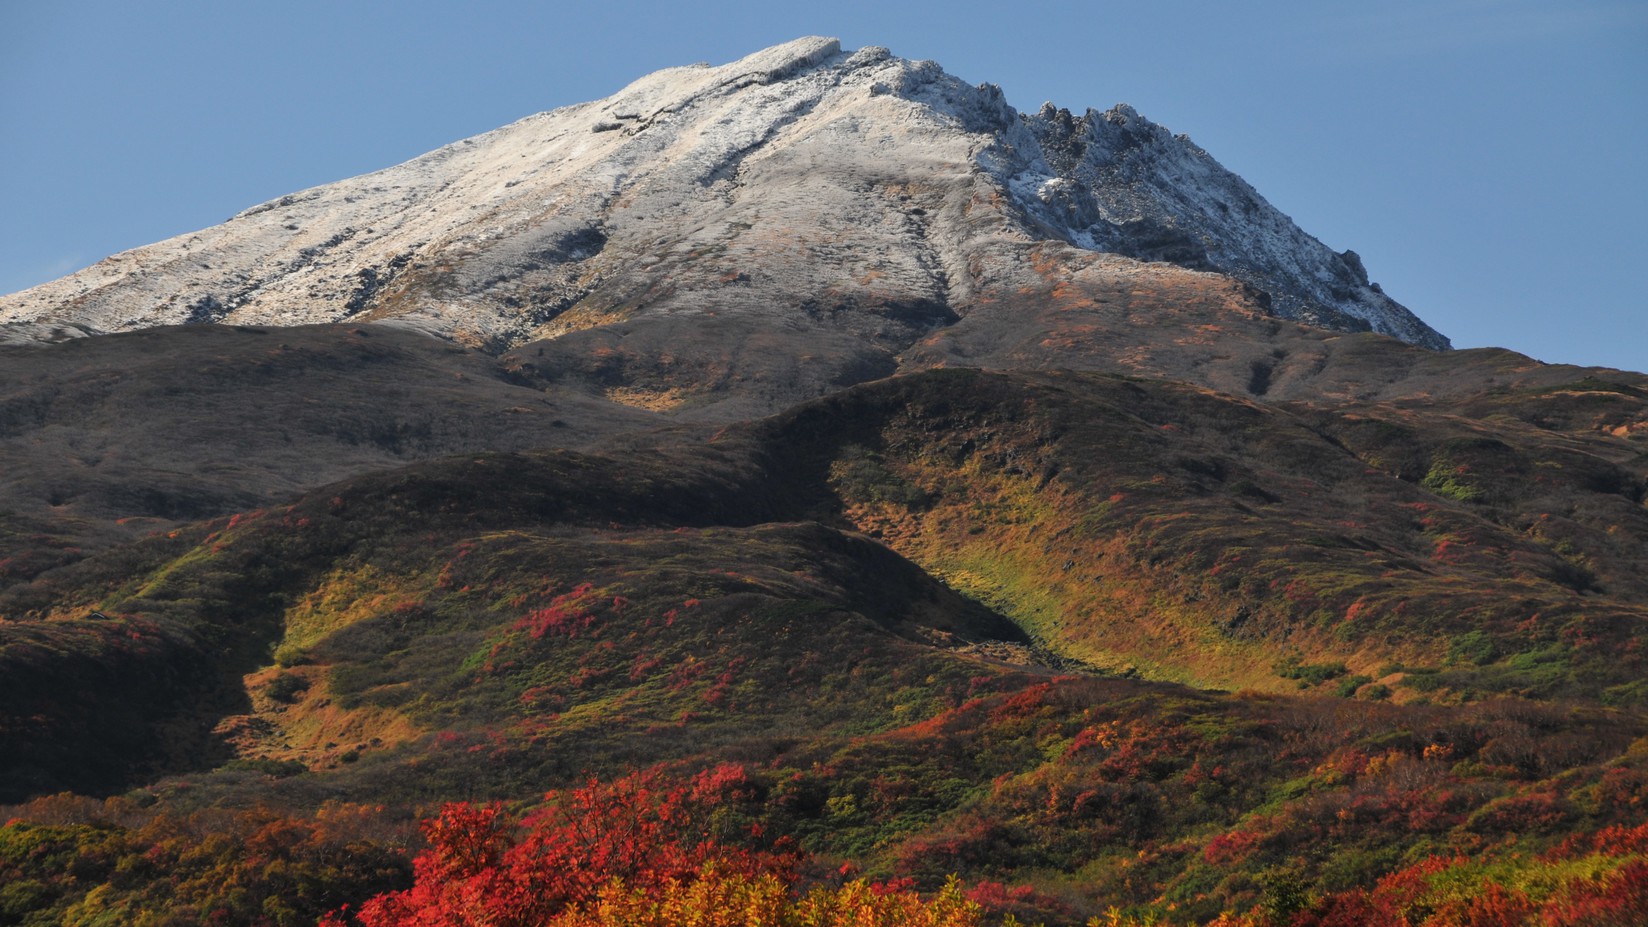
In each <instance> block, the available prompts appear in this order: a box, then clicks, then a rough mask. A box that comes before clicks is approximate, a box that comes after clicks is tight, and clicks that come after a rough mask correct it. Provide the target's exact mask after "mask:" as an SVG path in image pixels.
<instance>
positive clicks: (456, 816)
mask: <svg viewBox="0 0 1648 927" xmlns="http://www.w3.org/2000/svg"><path fill="white" fill-rule="evenodd" d="M754 792H755V787H754V785H753V783H752V782H751V780H750V779H749V777H748V775H747V774H746V773H745V771H744V769H743V767H741V766H737V765H733V764H725V765H722V766H718V767H716V768H714V769H712V770H709V771H707V772H705V773H702V774H700V775H699V776H697V777H695V778H694V779H692V780H691V781H690V782H687V783H685V784H668V783H665V782H664V781H663V780H662V779H661V778H660V777H659V776H657V775H656V774H650V773H636V774H633V775H630V776H626V777H624V778H622V779H619V780H616V781H614V782H611V783H605V784H603V783H600V782H596V781H591V782H590V783H589V784H588V785H586V786H584V787H583V788H579V789H574V790H571V791H569V792H566V793H564V794H557V793H550V795H548V796H546V798H547V800H548V805H547V806H546V808H545V809H544V810H542V811H538V812H536V813H534V814H532V815H530V816H528V817H527V818H526V819H525V820H524V821H522V822H521V823H520V826H519V827H517V826H516V825H515V824H514V822H513V821H511V820H510V819H508V818H507V817H506V816H504V815H503V814H502V812H501V811H500V810H499V809H498V808H496V807H493V806H475V805H470V804H467V803H460V804H452V805H447V806H446V808H445V810H443V811H442V812H441V815H440V816H439V817H437V818H435V819H434V820H432V821H429V822H427V823H426V824H425V826H424V835H425V837H426V838H427V839H428V841H429V849H427V850H425V851H424V852H423V853H421V854H419V855H418V857H417V859H416V860H414V861H413V870H414V873H415V876H416V883H415V884H414V885H413V887H412V888H410V889H408V890H406V891H403V892H393V893H390V894H386V895H380V896H378V897H377V898H374V899H372V900H371V901H369V902H367V903H366V904H365V905H363V906H362V907H361V909H360V911H359V912H357V913H356V915H355V916H356V919H357V921H358V922H359V923H360V924H362V925H364V927H414V925H415V927H479V925H486V927H531V925H535V924H539V923H542V922H543V921H544V920H546V919H547V918H549V917H551V916H553V915H554V914H556V913H558V912H560V911H563V910H565V909H567V908H568V907H569V906H571V905H576V904H581V903H584V902H588V901H591V900H592V899H593V898H594V897H595V895H596V893H597V892H598V891H599V890H600V888H601V887H602V886H604V885H606V884H607V883H609V882H610V881H611V880H613V879H622V880H623V881H624V884H625V885H626V886H628V887H630V888H632V889H640V890H650V889H656V888H660V887H662V886H664V885H666V884H669V883H676V884H680V883H685V882H688V881H691V880H692V879H693V878H695V877H696V876H697V874H698V873H700V872H701V871H702V870H703V869H704V866H705V865H706V864H707V863H714V864H715V865H716V868H717V871H720V872H733V873H742V874H745V875H748V876H750V877H752V878H753V877H754V876H756V875H758V874H760V873H763V872H776V873H781V874H783V875H785V876H788V874H789V873H790V872H791V871H792V869H793V867H794V863H795V857H794V854H793V853H792V852H790V851H789V850H788V847H787V845H786V844H785V843H784V842H782V841H780V842H779V843H777V844H774V845H773V846H770V847H768V848H766V849H763V850H753V849H748V848H736V847H732V846H729V845H727V844H724V843H722V842H721V841H720V840H719V839H717V836H716V834H715V833H714V832H713V827H712V824H711V821H712V818H714V817H715V815H714V812H715V810H716V809H718V808H722V807H725V806H726V805H727V803H729V802H732V801H738V800H743V799H746V798H751V797H753V796H754ZM334 923H335V922H334Z"/></svg>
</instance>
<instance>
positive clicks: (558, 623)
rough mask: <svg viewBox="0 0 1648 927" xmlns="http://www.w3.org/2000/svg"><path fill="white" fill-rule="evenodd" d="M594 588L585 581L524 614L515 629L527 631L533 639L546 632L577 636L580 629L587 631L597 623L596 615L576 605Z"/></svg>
mask: <svg viewBox="0 0 1648 927" xmlns="http://www.w3.org/2000/svg"><path fill="white" fill-rule="evenodd" d="M594 588H595V587H594V585H593V584H591V583H583V584H581V585H579V586H578V587H577V588H575V589H573V590H572V591H571V592H564V593H562V594H560V595H558V596H556V597H555V598H554V599H552V600H550V603H549V604H548V605H547V606H545V607H543V608H540V609H537V610H535V611H530V612H527V613H526V614H525V615H524V616H522V617H521V619H520V620H519V621H517V622H515V630H517V631H526V632H527V633H528V634H531V635H532V638H533V640H537V639H539V638H541V637H543V636H544V635H545V634H554V635H558V636H561V637H569V638H571V637H577V636H578V632H579V631H587V630H589V629H590V628H591V627H592V626H593V625H594V624H595V616H594V615H592V614H590V613H588V612H585V611H583V610H581V609H579V608H577V607H576V606H577V605H578V603H579V600H580V599H583V598H584V597H586V596H588V595H589V593H590V591H591V590H592V589H594Z"/></svg>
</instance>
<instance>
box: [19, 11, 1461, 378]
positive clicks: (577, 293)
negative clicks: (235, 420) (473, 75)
mask: <svg viewBox="0 0 1648 927" xmlns="http://www.w3.org/2000/svg"><path fill="white" fill-rule="evenodd" d="M1047 239H1054V240H1058V241H1063V242H1065V243H1068V244H1070V245H1073V246H1075V247H1077V248H1082V249H1087V250H1089V251H1107V252H1113V253H1116V254H1121V255H1124V256H1127V257H1130V258H1135V259H1137V260H1142V261H1168V262H1171V263H1175V264H1178V265H1180V266H1182V267H1184V268H1187V269H1189V270H1192V271H1205V272H1213V273H1219V274H1224V275H1228V276H1231V277H1234V278H1235V279H1237V280H1240V281H1242V282H1243V283H1244V284H1247V285H1248V286H1249V287H1250V288H1252V290H1253V291H1254V300H1255V302H1256V303H1257V304H1258V305H1260V306H1264V305H1265V304H1266V303H1267V302H1268V307H1269V309H1270V311H1273V312H1274V313H1275V314H1276V315H1280V316H1283V317H1286V318H1293V319H1299V320H1302V321H1306V322H1309V323H1312V324H1317V325H1322V326H1326V327H1330V328H1338V329H1342V330H1358V329H1367V328H1372V329H1373V330H1376V331H1381V332H1385V333H1388V334H1392V335H1395V336H1396V337H1399V338H1402V339H1403V340H1406V341H1410V342H1414V343H1418V344H1423V345H1426V346H1429V347H1436V348H1441V347H1446V345H1447V341H1446V339H1444V338H1443V337H1442V336H1441V335H1439V334H1437V333H1436V332H1434V331H1433V330H1431V329H1430V328H1429V327H1428V326H1426V325H1425V324H1424V323H1423V322H1421V321H1419V320H1418V319H1417V318H1415V317H1414V316H1413V315H1412V314H1411V313H1409V312H1408V311H1407V310H1406V309H1403V308H1402V307H1401V306H1399V305H1397V304H1396V303H1395V302H1393V301H1391V300H1389V299H1388V298H1386V297H1385V296H1384V295H1383V294H1382V293H1381V292H1379V291H1378V289H1377V287H1374V286H1372V285H1370V284H1368V282H1367V279H1366V275H1365V273H1364V272H1363V271H1362V270H1361V265H1360V262H1359V261H1358V260H1357V259H1356V258H1355V256H1354V255H1353V254H1351V253H1349V252H1347V253H1346V254H1344V255H1337V254H1334V253H1333V252H1332V251H1331V250H1329V249H1328V248H1326V247H1325V246H1323V245H1322V244H1321V243H1320V242H1317V241H1316V240H1315V239H1313V238H1311V237H1309V236H1308V235H1306V234H1305V233H1303V232H1301V231H1300V230H1299V229H1298V228H1297V227H1295V226H1294V225H1293V224H1292V222H1290V221H1289V220H1288V219H1287V218H1286V217H1285V216H1282V215H1281V214H1280V213H1279V212H1277V211H1276V210H1275V209H1273V208H1272V207H1270V206H1269V205H1268V204H1267V203H1265V202H1264V200H1263V199H1262V198H1260V197H1259V195H1258V194H1257V193H1255V192H1254V191H1253V190H1252V188H1251V187H1249V186H1248V185H1247V184H1245V183H1244V182H1242V181H1241V179H1240V178H1238V177H1236V176H1235V175H1233V174H1230V173H1229V172H1228V171H1225V170H1224V169H1223V168H1222V167H1220V166H1219V165H1218V164H1217V163H1216V162H1214V161H1213V160H1212V159H1211V158H1210V157H1208V156H1207V155H1206V153H1205V152H1202V151H1201V150H1200V149H1199V148H1196V147H1195V146H1194V145H1192V144H1191V143H1190V142H1189V141H1188V140H1186V139H1184V138H1183V137H1174V136H1171V135H1170V134H1168V133H1167V132H1166V131H1165V130H1163V129H1161V128H1160V127H1158V126H1155V125H1154V124H1151V123H1149V122H1148V121H1146V120H1144V119H1143V118H1142V117H1139V116H1138V115H1137V114H1136V113H1133V112H1132V110H1130V109H1128V108H1126V107H1117V108H1116V109H1113V110H1111V111H1109V112H1107V113H1102V114H1099V113H1094V112H1092V111H1089V112H1088V113H1087V114H1086V115H1084V116H1082V117H1080V118H1075V117H1071V116H1070V115H1069V114H1068V113H1067V112H1064V111H1062V110H1053V109H1051V108H1045V109H1043V110H1042V112H1040V113H1037V114H1034V115H1028V116H1025V115H1021V114H1019V113H1018V112H1016V111H1015V110H1014V109H1012V108H1011V107H1010V106H1008V105H1007V104H1006V102H1005V101H1004V100H1003V98H1002V95H1001V92H1000V90H999V89H998V88H996V87H994V86H991V85H983V86H981V87H972V86H969V85H967V84H964V83H962V82H961V81H959V80H957V79H955V78H953V77H951V76H950V75H948V74H946V73H945V72H944V71H943V70H942V69H941V68H940V67H939V66H938V65H936V64H934V63H933V62H927V61H921V62H912V61H907V60H903V59H899V58H896V57H893V56H892V55H891V54H889V53H888V52H887V50H886V49H881V48H873V47H872V48H864V49H860V50H858V51H856V52H852V53H847V52H844V51H842V49H841V47H840V44H839V43H838V42H837V41H835V40H833V39H824V38H805V39H800V40H797V41H794V42H790V43H787V44H784V45H779V46H775V47H773V48H769V49H767V50H765V51H761V52H758V53H756V54H754V55H751V56H749V57H747V58H744V59H742V60H740V61H736V62H733V63H731V64H728V65H724V66H721V67H708V66H702V65H700V66H692V67H682V68H671V69H667V70H664V71H659V72H657V73H655V74H652V75H649V76H647V77H644V78H642V79H640V80H638V81H636V82H635V83H633V84H631V85H630V86H628V87H626V88H625V89H623V90H622V91H620V92H619V93H617V94H615V95H613V96H612V97H609V98H607V99H605V100H599V101H596V102H592V103H585V104H581V105H577V106H570V107H566V108H563V109H559V110H555V111H553V112H548V113H542V114H538V115H535V116H530V117H528V118H526V119H523V120H521V121H519V122H516V123H514V124H512V125H508V126H505V127H503V128H500V129H497V130H495V131H492V132H488V133H486V134H484V135H480V136H476V137H474V138H470V139H465V140H463V141H460V142H456V143H454V144H452V145H448V146H446V147H444V148H441V149H438V150H436V151H433V152H430V153H429V154H427V155H424V156H422V157H420V158H416V159H414V160H412V161H409V162H407V163H405V164H401V165H398V166H396V167H392V168H388V169H386V170H382V171H378V172H376V173H372V174H367V175H364V176H361V177H356V178H352V179H349V180H345V181H341V182H338V183H333V184H328V185H325V186H321V187H316V188H314V189H310V190H305V191H302V192H299V193H294V194H292V195H290V196H285V197H281V198H280V199H277V200H274V201H272V202H269V203H264V204H262V205H260V206H255V207H253V208H251V209H248V210H246V211H244V212H242V213H240V214H239V215H237V216H235V217H234V218H232V219H230V220H229V221H228V222H225V223H224V224H222V225H218V226H214V227H212V228H209V229H204V230H202V231H199V232H196V233H193V234H190V235H183V236H179V237H177V238H173V239H170V240H168V241H163V242H160V243H157V244H154V245H150V246H147V247H143V248H138V249H135V250H133V251H128V252H125V253H123V254H119V255H115V256H113V257H110V258H108V259H106V260H104V261H101V262H99V263H98V264H96V265H94V266H92V267H90V268H87V269H85V270H83V271H80V272H79V273H76V274H72V275H70V276H68V277H64V278H62V279H60V280H56V281H53V282H50V283H47V284H44V285H42V286H38V287H35V288H33V289H30V290H26V291H23V292H21V293H17V294H13V295H11V296H7V297H0V322H9V323H19V322H29V323H36V324H34V325H32V326H29V327H22V326H19V327H17V328H15V329H13V331H12V334H11V336H10V337H12V338H14V339H16V338H30V337H45V336H46V334H45V333H58V335H59V336H60V335H61V334H62V333H69V334H72V333H74V331H76V330H79V329H87V328H89V329H92V330H96V331H117V330H124V329H132V328H141V327H146V326H153V325H162V324H173V323H180V322H229V323H241V324H276V325H286V324H301V323H309V322H326V321H340V320H346V319H348V320H362V321H366V320H394V321H396V322H397V323H398V324H402V325H407V326H412V327H415V328H419V329H422V330H426V331H429V332H431V333H434V334H439V335H443V336H447V337H453V338H456V339H458V340H461V341H465V342H467V343H472V344H476V345H479V346H482V347H486V348H488V349H490V350H501V349H504V348H507V347H509V346H512V345H519V344H523V343H525V342H529V341H533V340H538V339H544V338H553V337H557V336H561V335H564V334H567V333H570V332H575V331H580V330H584V329H590V328H595V327H598V326H602V325H607V324H610V323H613V322H616V321H620V320H642V319H660V318H670V319H675V320H677V321H684V320H685V319H688V318H716V319H721V320H726V319H729V318H740V319H757V320H761V321H762V323H763V324H767V325H771V326H778V327H781V328H784V329H786V330H793V331H795V332H797V333H803V334H804V333H807V332H820V333H826V334H828V335H829V336H830V337H845V338H850V339H856V340H858V341H860V342H862V343H863V344H865V345H867V346H873V347H874V348H875V349H876V350H879V351H889V352H896V351H899V350H902V349H903V348H904V347H907V346H908V345H910V344H911V343H913V342H914V341H915V340H916V339H918V338H920V337H921V336H922V335H923V334H925V333H926V332H929V331H931V330H933V329H935V328H939V327H943V326H946V325H949V324H951V323H953V322H954V321H956V320H957V319H959V318H961V317H964V316H966V315H967V314H968V312H969V311H971V310H972V309H973V308H975V307H976V306H977V305H979V304H981V303H983V302H992V301H998V300H1000V299H1001V298H1003V297H1004V296H1007V295H1010V294H1012V293H1014V292H1018V291H1020V290H1022V289H1023V285H1024V283H1025V281H1026V280H1029V279H1031V278H1032V277H1036V275H1037V274H1038V273H1039V271H1036V270H1033V269H1032V268H1030V267H1028V266H1026V261H1027V258H1025V257H1024V255H1026V254H1028V253H1030V252H1031V251H1032V250H1033V245H1034V243H1035V242H1037V241H1039V240H1047ZM1093 257H1095V258H1097V257H1098V255H1093ZM1106 261H1107V262H1108V263H1104V264H1103V266H1105V267H1123V268H1125V267H1126V266H1129V262H1119V263H1118V262H1115V261H1114V259H1106ZM1118 272H1126V271H1125V269H1124V270H1122V271H1118ZM1261 291H1262V292H1261Z"/></svg>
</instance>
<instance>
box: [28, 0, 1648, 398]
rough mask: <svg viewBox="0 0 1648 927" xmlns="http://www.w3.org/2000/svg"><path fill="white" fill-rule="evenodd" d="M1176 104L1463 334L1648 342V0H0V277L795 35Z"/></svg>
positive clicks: (1055, 96) (182, 228) (61, 265)
mask: <svg viewBox="0 0 1648 927" xmlns="http://www.w3.org/2000/svg"><path fill="white" fill-rule="evenodd" d="M808 34H819V35H833V36H838V37H840V38H841V40H842V42H843V43H844V44H845V45H846V46H847V47H849V48H853V47H858V46H862V45H886V46H888V47H890V48H891V49H892V50H893V52H894V53H895V54H897V55H901V56H903V57H907V58H932V59H935V60H937V61H938V62H939V63H941V64H942V65H944V67H945V68H946V69H947V70H949V71H950V72H951V73H953V74H956V75H958V76H960V77H962V78H964V79H966V80H969V81H973V82H980V81H989V82H992V83H996V84H1000V85H1001V87H1002V88H1003V90H1004V91H1005V92H1006V94H1007V99H1008V100H1009V102H1011V103H1013V104H1014V105H1016V106H1018V107H1019V108H1020V109H1034V108H1036V107H1038V106H1040V104H1041V103H1042V101H1044V100H1052V101H1054V102H1056V103H1058V104H1059V105H1061V106H1067V107H1069V108H1071V109H1074V110H1078V111H1079V110H1080V109H1082V108H1084V107H1088V106H1092V107H1096V108H1100V109H1102V108H1106V107H1108V106H1110V105H1111V104H1113V103H1117V102H1124V101H1125V102H1128V103H1131V104H1133V105H1134V106H1136V107H1137V108H1138V109H1139V110H1140V112H1142V113H1144V114H1145V115H1146V116H1148V117H1150V118H1151V119H1153V120H1155V121H1157V122H1159V123H1162V124H1164V125H1166V126H1168V127H1169V128H1171V129H1173V130H1174V131H1175V132H1184V133H1187V134H1189V135H1190V136H1191V138H1193V139H1194V140H1195V141H1196V142H1197V143H1198V144H1200V145H1201V146H1202V147H1204V148H1206V149H1207V150H1208V151H1209V152H1210V153H1211V154H1212V155H1213V156H1214V157H1215V158H1218V159H1219V160H1220V161H1221V162H1222V163H1224V164H1225V166H1227V167H1229V168H1231V169H1232V170H1234V171H1236V172H1237V173H1239V174H1241V175H1242V176H1244V177H1245V178H1247V180H1248V181H1249V182H1251V183H1252V184H1253V185H1254V186H1255V187H1256V188H1258V190H1259V191H1260V193H1262V194H1263V195H1265V196H1266V197H1267V198H1268V199H1270V201H1271V202H1272V203H1274V204H1275V205H1276V206H1277V207H1278V208H1280V209H1281V210H1282V211H1283V212H1285V213H1287V214H1289V215H1290V216H1292V217H1293V218H1294V219H1295V220H1296V221H1297V222H1298V223H1299V224H1300V226H1302V227H1303V228H1304V229H1305V230H1306V231H1308V232H1310V233H1312V234H1314V235H1315V236H1317V237H1318V238H1320V239H1322V240H1323V241H1324V242H1326V243H1327V244H1328V245H1330V246H1331V247H1333V248H1335V249H1340V250H1342V249H1345V248H1351V249H1354V250H1356V251H1358V252H1359V253H1360V254H1361V255H1362V256H1363V259H1364V260H1365V262H1366V264H1367V266H1368V269H1369V272H1370V274H1371V276H1372V278H1373V279H1374V280H1377V281H1379V282H1380V283H1381V284H1382V285H1383V286H1384V288H1385V290H1386V291H1387V292H1388V293H1390V294H1391V295H1392V296H1394V297H1395V298H1396V299H1398V300H1400V301H1401V302H1403V303H1405V304H1406V305H1407V306H1408V307H1409V308H1411V309H1413V310H1414V311H1415V312H1416V313H1418V314H1419V315H1420V316H1421V317H1422V318H1424V319H1425V320H1426V321H1428V322H1430V323H1431V324H1432V325H1433V326H1435V327H1436V328H1437V329H1439V330H1441V331H1442V332H1443V333H1444V334H1447V335H1449V336H1450V337H1452V338H1453V339H1454V343H1455V344H1456V345H1458V346H1461V347H1471V346H1479V345H1489V344H1493V345H1503V346H1506V347H1511V348H1514V349H1516V350H1519V351H1522V352H1524V353H1527V354H1530V355H1533V356H1534V357H1537V358H1540V359H1542V360H1547V361H1553V362H1568V363H1582V364H1602V365H1608V366H1616V367H1625V368H1629V369H1635V370H1648V296H1645V295H1644V294H1645V293H1648V288H1645V287H1644V285H1643V283H1642V277H1643V270H1642V268H1644V267H1648V258H1645V252H1648V2H1644V0H1568V2H1562V0H1548V2H1535V0H1425V2H1421V0H1381V2H1378V3H1371V4H1370V3H1366V2H1357V3H1337V2H1324V0H1317V2H1269V3H1242V4H1238V3H1230V2H1183V0H1179V2H1175V0H1157V2H1151V3H1142V2H1138V0H1130V2H1126V3H1111V2H1093V0H1089V2H1083V3H1039V2H1034V0H1020V2H1016V3H1001V2H995V3H975V2H946V3H928V2H906V3H894V2H888V0H883V2H878V3H865V2H852V0H848V2H835V3H830V4H824V3H818V4H810V5H806V6H796V7H793V8H787V7H782V6H776V5H774V4H771V3H756V2H722V3H696V4H680V3H672V4H664V3H653V2H630V0H606V2H601V3H580V4H543V3H524V2H502V0H471V2H469V3H466V4H463V5H459V4H453V3H449V2H442V3H434V2H428V3H426V2H413V0H408V2H400V3H387V2H384V3H364V2H347V0H332V2H312V0H283V2H279V3H275V2H269V0H248V2H240V3H223V2H221V0H217V2H195V0H172V2H164V3H145V4H136V3H130V2H114V0H0V292H9V291H12V290H16V289H21V288H23V287H26V286H30V285H33V284H35V283H39V282H42V281H44V280H46V279H50V278H51V277H54V276H58V275H60V274H63V273H67V272H69V271H72V270H75V269H78V268H80V267H82V266H85V265H87V264H90V263H93V262H95V261H97V260H99V259H101V258H102V257H104V256H106V255H108V254H111V253H114V252H117V251H121V250H124V249H127V248H131V247H136V246H138V245H142V244H146V243H148V242H151V241H157V240H159V239H162V238H166V237H170V236H172V235H176V234H180V233H182V232H187V231H191V230H193V229H196V228H200V227H203V226H207V225H212V224H215V223H218V222H221V221H223V220H224V219H226V218H228V217H229V216H230V215H232V214H233V213H235V212H238V211H239V210H240V209H242V208H244V207H246V206H249V205H252V204H254V203H258V202H261V201H263V200H267V199H270V198H273V197H276V196H279V195H282V194H284V193H289V192H292V191H294V190H298V189H301V188H304V187H308V186H313V185H315V184H319V183H325V182H327V181H331V180H337V179H341V178H344V177H348V176H352V175H355V174H359V173H363V172H365V171H369V170H375V169H377V168H380V167H385V166H388V165H390V164H393V163H397V162H399V161H403V160H406V159H407V158H410V157H413V156H415V155H418V154H420V153H422V152H424V151H427V150H429V149H431V148H434V147H437V146H439V145H442V144H445V143H447V142H450V141H453V140H455V139H458V138H461V137H464V136H467V135H473V134H476V133H479V132H483V131H486V130H488V129H491V128H495V127H497V126H499V125H502V124H504V123H507V122H511V121H513V120H515V119H518V118H520V117H522V116H525V115H528V114H530V113H533V112H537V111H540V110H545V109H552V108H554V107H556V106H561V105H565V104H570V103H576V102H580V101H583V100H589V99H595V98H597V97H601V96H604V95H606V94H609V93H611V92H612V91H614V90H616V89H618V88H619V87H621V86H623V85H624V84H625V83H627V82H629V81H630V80H632V79H633V78H635V77H638V76H640V75H642V74H644V73H647V72H649V71H652V70H656V69H658V68H661V67H666V66H670V65H676V64H686V63H690V62H694V61H710V62H715V63H720V62H724V61H728V60H731V59H734V58H737V57H741V56H742V55H744V54H747V53H749V52H751V51H754V50H756V49H758V48H762V47H765V46H767V45H771V44H775V43H777V42H781V41H785V40H788V39H791V38H795V37H797V36H800V35H808Z"/></svg>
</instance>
